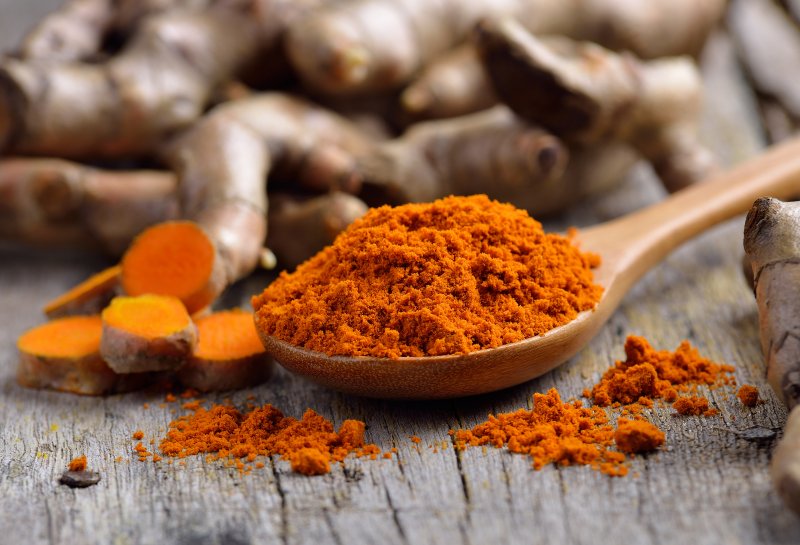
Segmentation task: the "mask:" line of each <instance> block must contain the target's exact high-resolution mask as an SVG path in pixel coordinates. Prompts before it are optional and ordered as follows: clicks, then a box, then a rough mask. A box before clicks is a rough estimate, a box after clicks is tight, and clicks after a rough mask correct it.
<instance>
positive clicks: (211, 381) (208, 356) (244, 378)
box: [178, 309, 273, 392]
mask: <svg viewBox="0 0 800 545" xmlns="http://www.w3.org/2000/svg"><path fill="white" fill-rule="evenodd" d="M196 324H197V332H198V337H199V341H198V343H197V347H196V348H195V350H194V352H193V353H192V355H191V357H190V358H189V361H188V362H187V363H186V365H184V366H183V367H181V369H180V370H179V371H178V380H180V382H181V384H183V385H184V386H186V387H187V388H194V389H196V390H200V391H201V392H209V391H217V390H236V389H239V388H248V387H250V386H255V385H257V384H260V383H262V382H264V381H265V380H267V379H268V378H269V377H270V375H271V374H272V367H273V362H272V359H271V358H270V357H269V356H268V355H267V353H266V352H265V351H264V345H263V344H261V339H259V337H258V333H257V332H256V326H255V322H254V321H253V314H252V313H251V312H247V311H244V310H241V309H236V310H229V311H222V312H215V313H212V314H209V315H207V316H203V317H201V318H198V319H197V321H196Z"/></svg>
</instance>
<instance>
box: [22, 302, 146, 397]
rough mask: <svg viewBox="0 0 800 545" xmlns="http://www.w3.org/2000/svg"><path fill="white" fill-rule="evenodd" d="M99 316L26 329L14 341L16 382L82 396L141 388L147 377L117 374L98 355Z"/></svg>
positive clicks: (65, 319) (73, 318) (68, 319)
mask: <svg viewBox="0 0 800 545" xmlns="http://www.w3.org/2000/svg"><path fill="white" fill-rule="evenodd" d="M101 332H102V322H101V320H100V316H69V317H65V318H59V319H57V320H53V321H52V322H48V323H46V324H43V325H40V326H38V327H35V328H33V329H30V330H28V331H26V332H25V333H23V334H22V335H21V336H20V337H19V339H18V340H17V349H18V350H19V353H20V358H19V366H18V367H17V382H18V383H19V384H20V385H21V386H25V387H28V388H45V389H50V390H58V391H62V392H71V393H74V394H83V395H102V394H109V393H114V392H121V391H128V390H132V389H135V388H137V387H140V386H144V384H145V383H146V382H147V379H149V376H142V377H136V378H135V379H133V380H132V379H130V378H128V377H125V376H121V375H117V374H116V373H115V372H114V371H112V370H111V369H110V368H109V366H108V365H107V364H106V363H105V361H103V358H102V357H101V356H100V336H101Z"/></svg>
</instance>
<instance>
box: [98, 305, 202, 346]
mask: <svg viewBox="0 0 800 545" xmlns="http://www.w3.org/2000/svg"><path fill="white" fill-rule="evenodd" d="M102 318H103V322H105V323H106V324H108V325H110V326H112V327H116V328H119V329H122V330H125V331H128V332H130V333H133V334H135V335H139V336H141V337H144V338H147V339H154V338H157V337H162V336H165V335H169V334H171V333H176V332H179V331H182V330H183V329H185V328H186V327H187V326H188V325H189V324H190V322H191V317H190V316H189V313H188V312H186V307H184V306H183V303H181V302H180V300H179V299H177V298H175V297H167V296H164V295H140V296H138V297H124V296H122V297H115V298H114V299H113V300H112V301H111V304H110V305H109V306H108V307H106V309H105V310H103V314H102Z"/></svg>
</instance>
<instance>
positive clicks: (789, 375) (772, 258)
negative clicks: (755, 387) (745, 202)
mask: <svg viewBox="0 0 800 545" xmlns="http://www.w3.org/2000/svg"><path fill="white" fill-rule="evenodd" d="M744 249H745V252H747V256H748V257H749V258H750V263H751V264H752V267H753V278H754V284H755V294H756V302H757V303H758V317H759V325H760V332H761V348H762V350H763V352H764V357H765V358H766V362H767V380H768V381H769V383H770V385H771V386H772V388H773V389H774V390H775V392H776V393H777V394H778V397H779V398H781V399H782V400H783V401H784V402H785V403H786V406H787V407H788V408H789V409H790V411H791V414H790V417H789V419H788V420H787V422H786V428H785V430H784V437H783V439H782V441H781V443H780V444H779V445H778V447H777V448H776V450H775V456H774V457H773V459H772V468H771V473H772V479H773V482H774V484H775V487H776V488H777V489H778V491H779V492H780V493H781V495H782V496H783V498H784V500H785V501H786V503H787V505H789V506H790V507H791V508H792V509H794V510H795V511H797V512H798V513H800V456H798V453H800V448H799V447H800V409H798V407H800V290H799V289H797V287H798V286H800V203H798V202H792V203H784V202H781V201H779V200H778V199H773V198H768V197H765V198H761V199H758V200H757V201H756V202H755V203H754V204H753V207H752V208H751V209H750V212H749V213H748V214H747V219H746V221H745V227H744Z"/></svg>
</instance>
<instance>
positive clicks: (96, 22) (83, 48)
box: [19, 0, 114, 62]
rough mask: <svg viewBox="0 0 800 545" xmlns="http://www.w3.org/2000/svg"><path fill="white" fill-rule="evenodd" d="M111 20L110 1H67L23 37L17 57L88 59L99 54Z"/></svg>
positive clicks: (61, 60)
mask: <svg viewBox="0 0 800 545" xmlns="http://www.w3.org/2000/svg"><path fill="white" fill-rule="evenodd" d="M113 19H114V10H113V7H112V0H69V1H68V2H66V3H64V4H63V5H62V6H60V7H59V8H58V9H57V10H56V11H53V12H52V13H50V14H48V15H47V16H46V17H45V18H44V19H42V20H41V21H40V22H39V24H37V25H36V27H34V28H33V30H31V31H30V32H29V33H28V34H27V36H25V38H24V40H23V42H22V46H21V47H20V51H19V53H20V56H21V57H22V58H24V59H47V60H52V61H59V62H65V61H79V60H84V59H87V58H90V57H92V56H94V55H96V54H97V53H98V52H99V51H100V46H101V44H102V41H103V37H104V35H105V33H106V31H107V30H108V28H109V27H110V26H111V22H112V21H113Z"/></svg>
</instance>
